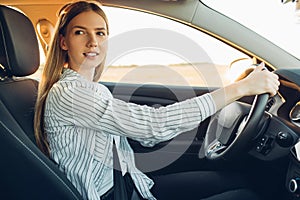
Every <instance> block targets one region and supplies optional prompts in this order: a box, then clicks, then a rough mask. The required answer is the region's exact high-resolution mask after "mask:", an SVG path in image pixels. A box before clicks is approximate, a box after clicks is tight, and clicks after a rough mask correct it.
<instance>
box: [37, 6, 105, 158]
mask: <svg viewBox="0 0 300 200" xmlns="http://www.w3.org/2000/svg"><path fill="white" fill-rule="evenodd" d="M100 6H101V4H100V3H98V2H97V1H77V2H74V3H69V4H66V5H65V6H63V7H62V8H61V10H60V11H59V13H58V14H59V16H58V21H57V24H56V27H55V32H54V35H53V38H52V41H51V43H50V48H49V51H48V53H47V59H46V63H45V66H44V69H43V73H42V78H41V81H40V83H39V89H38V95H37V101H36V105H35V116H34V132H35V139H36V142H37V145H38V147H39V148H40V149H41V151H42V152H43V153H44V154H46V155H47V156H49V154H50V149H49V144H48V141H47V135H46V133H45V131H44V107H45V102H46V99H47V96H48V93H49V91H50V89H51V88H52V86H53V85H54V84H55V83H56V82H57V81H58V80H59V78H60V76H61V74H62V71H63V68H64V65H65V64H66V63H67V62H68V54H67V51H65V50H63V49H61V47H60V36H61V35H62V36H65V34H66V29H67V26H68V24H69V23H70V21H71V20H72V19H73V18H74V17H76V16H77V15H78V14H80V13H82V12H87V11H94V12H96V13H97V14H99V15H100V16H101V17H102V18H103V19H104V21H105V22H106V26H107V34H109V31H108V20H107V17H106V15H105V13H104V11H103V10H102V9H101V7H100ZM104 62H105V59H104V61H103V62H102V63H100V65H99V66H97V67H96V69H95V75H94V81H98V79H99V78H100V75H101V73H102V69H103V65H104Z"/></svg>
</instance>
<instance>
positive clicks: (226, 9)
mask: <svg viewBox="0 0 300 200" xmlns="http://www.w3.org/2000/svg"><path fill="white" fill-rule="evenodd" d="M202 2H203V3H205V4H206V5H207V6H209V7H211V8H213V9H215V10H217V11H219V12H221V13H223V14H224V15H226V16H228V17H230V18H232V19H234V20H236V21H238V22H239V23H241V24H243V25H245V26H247V27H248V28H250V29H252V30H253V31H255V32H257V33H258V34H260V35H262V36H263V37H265V38H267V39H268V40H270V41H271V42H273V43H274V44H276V45H277V46H279V47H281V48H282V49H285V50H286V51H288V52H289V53H290V54H292V55H294V56H295V57H297V58H298V59H300V10H297V12H296V2H292V1H291V2H289V3H285V4H284V3H282V1H281V0H263V1H262V0H251V1H241V0H202ZM284 2H285V1H284ZM298 5H299V2H298Z"/></svg>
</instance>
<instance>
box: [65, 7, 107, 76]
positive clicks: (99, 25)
mask: <svg viewBox="0 0 300 200" xmlns="http://www.w3.org/2000/svg"><path fill="white" fill-rule="evenodd" d="M107 37H108V36H107V25H106V23H105V21H104V19H103V18H102V17H101V16H100V15H99V14H97V13H96V12H94V11H87V12H83V13H80V14H79V15H77V16H76V17H74V18H73V19H72V20H71V21H70V23H69V24H68V25H67V30H66V34H65V36H61V38H60V46H61V48H62V49H63V50H66V51H67V52H68V56H69V60H68V67H69V68H71V69H73V70H75V71H81V70H94V69H95V67H97V66H98V65H99V64H100V63H101V62H103V60H104V58H105V55H106V51H107Z"/></svg>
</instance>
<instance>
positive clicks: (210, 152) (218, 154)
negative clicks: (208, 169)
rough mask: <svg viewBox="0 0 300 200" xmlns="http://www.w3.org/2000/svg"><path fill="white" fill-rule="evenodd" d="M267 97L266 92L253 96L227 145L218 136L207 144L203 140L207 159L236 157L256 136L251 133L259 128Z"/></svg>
mask: <svg viewBox="0 0 300 200" xmlns="http://www.w3.org/2000/svg"><path fill="white" fill-rule="evenodd" d="M268 99H269V94H267V93H265V94H260V95H256V96H255V98H254V100H253V103H252V106H251V108H250V111H249V113H248V115H247V117H245V118H244V119H243V121H242V122H241V123H239V129H238V133H237V135H236V137H235V138H234V139H233V141H232V142H231V143H230V144H229V145H227V146H225V145H223V144H222V143H221V142H220V141H219V138H216V139H215V140H213V141H212V142H209V143H208V144H206V143H205V142H204V151H205V157H206V158H208V159H209V160H216V159H220V158H225V159H229V158H234V157H236V156H237V155H238V154H239V153H240V152H241V151H243V150H245V148H246V147H247V145H248V144H249V142H250V141H251V139H253V138H254V137H255V136H256V135H253V131H254V130H255V129H257V130H259V128H260V127H258V125H259V122H260V121H261V119H262V117H263V114H264V111H265V107H266V105H267V103H268ZM255 132H256V131H255ZM231 134H232V133H231ZM206 137H207V136H206ZM205 139H206V138H205Z"/></svg>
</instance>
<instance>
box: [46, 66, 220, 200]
mask: <svg viewBox="0 0 300 200" xmlns="http://www.w3.org/2000/svg"><path fill="white" fill-rule="evenodd" d="M214 113H215V104H214V101H213V99H212V97H211V95H210V94H205V95H202V96H200V97H195V98H192V99H189V100H185V101H182V102H180V103H174V104H172V105H169V106H166V107H161V108H152V107H149V106H141V105H137V104H133V103H127V102H124V101H121V100H118V99H115V98H114V97H113V96H112V94H111V92H110V91H109V90H108V89H107V88H106V87H105V86H104V85H101V84H99V83H95V82H91V81H88V80H87V79H85V78H84V77H82V76H81V75H80V74H78V73H77V72H75V71H73V70H71V69H65V70H64V72H63V74H62V76H61V78H60V80H59V81H58V82H57V83H55V84H54V85H53V87H52V88H51V90H50V92H49V94H48V97H47V100H46V104H45V114H44V117H45V118H44V120H45V121H44V122H45V131H46V133H47V137H48V142H49V145H50V155H51V157H52V158H53V159H54V160H55V162H56V163H57V164H58V166H59V168H60V170H62V171H63V172H64V173H65V174H66V175H67V177H68V179H69V180H70V181H71V182H72V183H73V184H74V186H75V187H76V188H77V189H78V191H79V192H80V193H81V194H82V196H83V198H84V199H90V200H99V199H100V198H101V195H103V194H104V193H105V192H107V191H108V190H109V189H110V188H111V187H113V162H112V160H113V159H112V156H113V153H112V147H113V141H115V143H116V148H117V153H118V156H119V160H120V165H121V170H122V174H123V175H124V174H125V173H126V172H128V173H130V175H131V177H132V179H133V182H134V184H135V186H136V188H137V190H138V191H139V193H140V194H141V195H142V197H144V198H145V199H153V200H154V199H155V197H154V196H153V195H152V194H151V192H150V189H151V187H152V186H153V184H154V183H153V181H152V180H151V179H150V178H148V177H147V176H146V175H145V174H144V173H142V172H141V171H140V170H138V169H137V168H136V166H135V161H134V152H133V150H132V149H131V147H130V145H129V143H128V141H127V139H126V138H127V137H128V138H131V139H133V140H137V141H139V142H141V143H142V144H143V145H148V146H149V145H150V146H153V145H154V144H156V143H159V142H162V141H166V140H170V139H172V138H174V137H175V136H177V135H179V134H180V133H183V132H186V131H189V130H192V129H194V128H196V127H197V126H198V125H199V123H200V122H201V121H203V120H204V119H205V118H207V117H209V116H211V115H212V114H214Z"/></svg>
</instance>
